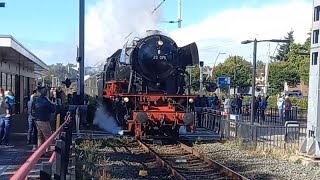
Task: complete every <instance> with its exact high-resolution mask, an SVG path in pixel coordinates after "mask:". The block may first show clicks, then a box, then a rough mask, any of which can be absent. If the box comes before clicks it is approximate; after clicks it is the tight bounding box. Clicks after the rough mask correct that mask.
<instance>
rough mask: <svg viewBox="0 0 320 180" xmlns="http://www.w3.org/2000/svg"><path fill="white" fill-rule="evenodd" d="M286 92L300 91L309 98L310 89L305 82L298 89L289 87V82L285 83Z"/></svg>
mask: <svg viewBox="0 0 320 180" xmlns="http://www.w3.org/2000/svg"><path fill="white" fill-rule="evenodd" d="M284 91H299V92H301V93H302V95H303V96H308V93H309V87H308V85H305V84H304V83H303V82H301V83H299V84H298V85H297V86H296V87H293V86H289V85H288V83H287V82H285V83H284Z"/></svg>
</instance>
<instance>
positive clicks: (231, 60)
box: [214, 56, 252, 87]
mask: <svg viewBox="0 0 320 180" xmlns="http://www.w3.org/2000/svg"><path fill="white" fill-rule="evenodd" d="M251 72H252V64H251V63H250V62H248V61H246V60H245V59H244V58H243V57H241V56H229V57H228V58H227V59H226V60H225V61H224V62H223V63H220V64H218V66H217V67H216V68H215V72H214V73H215V80H214V81H215V82H217V77H220V76H226V77H230V78H231V86H232V87H247V86H250V84H251Z"/></svg>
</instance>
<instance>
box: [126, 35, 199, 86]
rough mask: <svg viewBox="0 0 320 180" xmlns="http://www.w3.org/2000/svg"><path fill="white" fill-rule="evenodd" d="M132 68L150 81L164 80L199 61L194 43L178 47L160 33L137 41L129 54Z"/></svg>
mask: <svg viewBox="0 0 320 180" xmlns="http://www.w3.org/2000/svg"><path fill="white" fill-rule="evenodd" d="M131 63H132V65H133V69H134V70H135V71H137V72H141V74H142V76H143V77H144V78H146V79H148V80H150V81H152V82H157V81H162V80H166V79H167V78H168V77H170V76H172V75H173V74H176V73H177V70H178V69H185V67H186V66H189V65H191V66H192V65H197V64H198V63H199V55H198V48H197V45H196V44H195V43H191V44H189V45H187V46H184V47H181V48H179V47H178V46H177V44H176V43H175V41H173V40H172V39H171V38H170V37H168V36H165V35H162V34H153V35H150V36H147V37H145V38H143V39H141V40H140V41H138V43H137V46H136V47H135V49H134V50H133V53H132V56H131Z"/></svg>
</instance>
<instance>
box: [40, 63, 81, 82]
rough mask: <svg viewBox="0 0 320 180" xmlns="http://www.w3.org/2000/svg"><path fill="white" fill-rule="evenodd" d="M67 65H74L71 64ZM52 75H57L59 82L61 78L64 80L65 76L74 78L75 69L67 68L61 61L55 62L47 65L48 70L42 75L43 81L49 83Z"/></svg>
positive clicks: (75, 74)
mask: <svg viewBox="0 0 320 180" xmlns="http://www.w3.org/2000/svg"><path fill="white" fill-rule="evenodd" d="M69 65H71V66H74V65H73V64H69ZM52 76H54V77H57V78H58V79H59V81H60V83H61V82H62V81H63V80H65V77H68V78H76V77H77V71H76V70H74V69H72V68H69V70H68V66H64V65H63V64H62V63H57V64H52V65H49V70H48V71H47V72H45V73H44V75H43V77H44V83H45V84H47V85H51V82H52Z"/></svg>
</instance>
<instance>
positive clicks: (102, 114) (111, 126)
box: [93, 106, 123, 135]
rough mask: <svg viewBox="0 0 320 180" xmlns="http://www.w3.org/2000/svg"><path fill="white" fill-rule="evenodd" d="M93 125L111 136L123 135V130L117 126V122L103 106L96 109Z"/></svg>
mask: <svg viewBox="0 0 320 180" xmlns="http://www.w3.org/2000/svg"><path fill="white" fill-rule="evenodd" d="M93 124H94V125H97V126H99V128H101V129H103V130H105V131H106V132H109V133H112V134H119V135H123V130H121V127H119V126H118V124H117V121H116V120H115V119H114V117H112V116H111V115H110V113H109V112H107V110H106V108H105V107H104V106H100V107H99V108H97V110H96V113H95V116H94V119H93Z"/></svg>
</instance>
